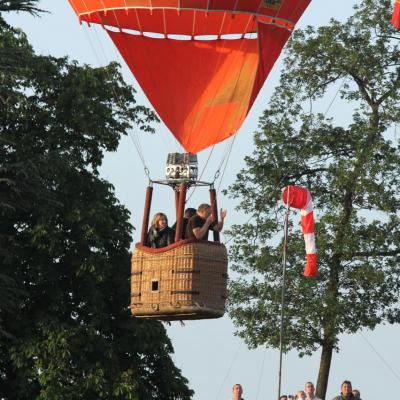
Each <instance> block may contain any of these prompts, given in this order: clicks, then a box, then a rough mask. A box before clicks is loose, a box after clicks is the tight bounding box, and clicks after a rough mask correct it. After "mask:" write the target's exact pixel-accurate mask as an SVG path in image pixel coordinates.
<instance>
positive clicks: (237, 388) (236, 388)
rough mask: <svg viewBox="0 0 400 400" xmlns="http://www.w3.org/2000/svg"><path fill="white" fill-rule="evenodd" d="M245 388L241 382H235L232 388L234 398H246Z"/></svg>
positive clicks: (238, 399) (241, 399)
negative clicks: (243, 395)
mask: <svg viewBox="0 0 400 400" xmlns="http://www.w3.org/2000/svg"><path fill="white" fill-rule="evenodd" d="M242 394H243V388H242V385H241V384H239V383H235V384H234V385H233V388H232V400H244V398H243V397H242Z"/></svg>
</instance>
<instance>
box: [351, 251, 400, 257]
mask: <svg viewBox="0 0 400 400" xmlns="http://www.w3.org/2000/svg"><path fill="white" fill-rule="evenodd" d="M398 254H400V249H399V250H392V251H360V252H356V253H353V257H392V256H397V255H398Z"/></svg>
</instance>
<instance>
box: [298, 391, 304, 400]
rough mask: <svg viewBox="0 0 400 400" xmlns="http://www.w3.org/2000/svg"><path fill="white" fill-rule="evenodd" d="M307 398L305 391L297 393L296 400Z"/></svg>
mask: <svg viewBox="0 0 400 400" xmlns="http://www.w3.org/2000/svg"><path fill="white" fill-rule="evenodd" d="M305 398H306V394H305V393H304V391H303V390H299V391H298V392H297V393H296V400H304V399H305Z"/></svg>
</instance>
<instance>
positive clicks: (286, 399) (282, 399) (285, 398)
mask: <svg viewBox="0 0 400 400" xmlns="http://www.w3.org/2000/svg"><path fill="white" fill-rule="evenodd" d="M279 400H288V398H287V396H286V394H284V395H282V396H281V397H279Z"/></svg>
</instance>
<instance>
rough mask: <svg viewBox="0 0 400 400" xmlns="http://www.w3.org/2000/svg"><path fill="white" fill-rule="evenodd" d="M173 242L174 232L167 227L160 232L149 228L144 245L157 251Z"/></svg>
mask: <svg viewBox="0 0 400 400" xmlns="http://www.w3.org/2000/svg"><path fill="white" fill-rule="evenodd" d="M174 241H175V231H174V230H173V229H171V228H170V227H169V226H167V227H166V228H164V229H162V230H158V229H155V228H154V227H152V226H151V227H150V229H149V232H148V233H147V237H146V243H145V245H146V246H147V247H152V248H154V249H159V248H161V247H166V246H169V245H170V244H172V243H174Z"/></svg>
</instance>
